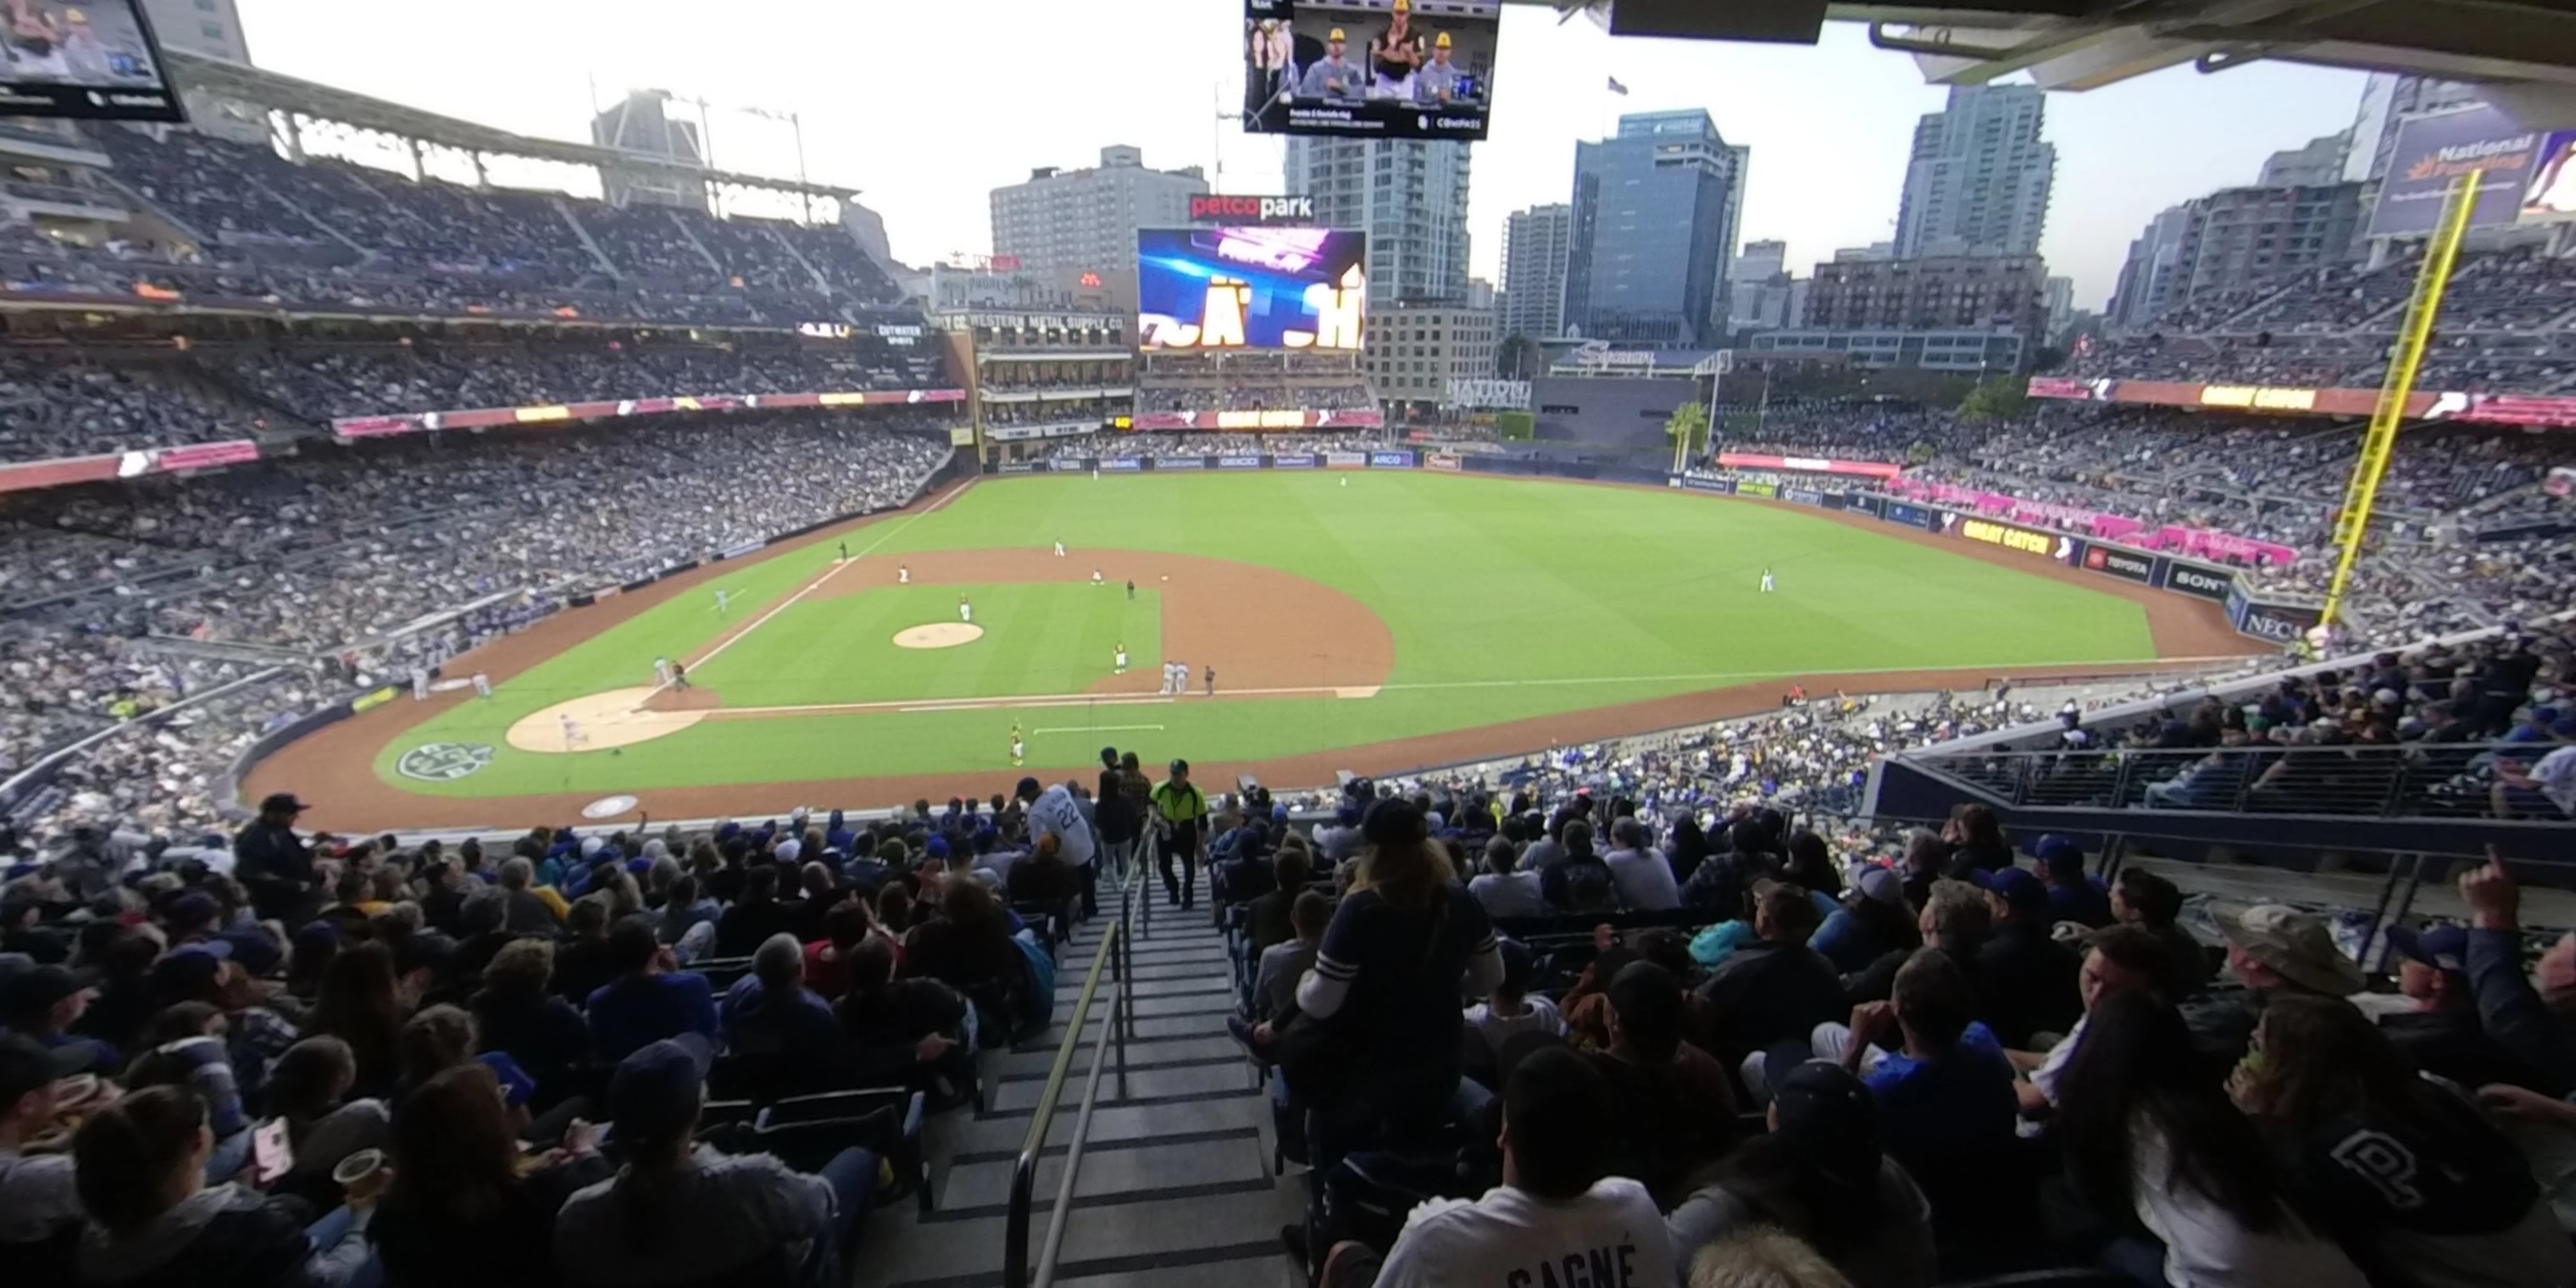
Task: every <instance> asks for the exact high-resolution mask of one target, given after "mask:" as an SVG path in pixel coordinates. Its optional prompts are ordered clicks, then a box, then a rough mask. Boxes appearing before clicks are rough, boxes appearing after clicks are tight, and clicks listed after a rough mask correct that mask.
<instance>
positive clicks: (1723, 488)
mask: <svg viewBox="0 0 2576 1288" xmlns="http://www.w3.org/2000/svg"><path fill="white" fill-rule="evenodd" d="M1671 482H1672V484H1673V486H1675V487H1686V488H1689V489H1690V490H1692V491H1694V492H1714V493H1716V494H1718V495H1719V496H1733V495H1735V480H1733V479H1716V478H1710V477H1709V476H1707V475H1705V474H1676V475H1674V476H1672V480H1671Z"/></svg>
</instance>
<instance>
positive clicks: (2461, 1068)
mask: <svg viewBox="0 0 2576 1288" xmlns="http://www.w3.org/2000/svg"><path fill="white" fill-rule="evenodd" d="M2388 947H2389V954H2390V958H2391V960H2393V961H2394V962H2395V963H2396V966H2397V991H2398V992H2399V993H2400V994H2403V995H2404V996H2405V998H2406V1000H2407V1001H2409V1002H2411V1003H2413V1005H2412V1006H2410V1007H2409V1008H2408V1009H2406V1010H2403V1011H2399V1012H2397V1013H2395V1014H2392V1015H2385V1016H2382V1017H2380V1021H2379V1027H2380V1029H2381V1030H2382V1031H2384V1032H2386V1033H2387V1034H2388V1038H2389V1040H2390V1041H2392V1042H2394V1043H2396V1044H2397V1048H2398V1050H2400V1051H2403V1052H2405V1053H2406V1056H2407V1058H2409V1059H2411V1060H2413V1061H2414V1062H2415V1067H2417V1068H2419V1069H2422V1070H2423V1071H2424V1072H2426V1073H2429V1074H2431V1075H2433V1076H2434V1077H2437V1078H2447V1079H2449V1080H2450V1081H2452V1082H2455V1083H2458V1084H2459V1085H2461V1086H2463V1087H2472V1088H2474V1087H2484V1086H2488V1085H2491V1084H2494V1083H2499V1082H2501V1083H2507V1084H2510V1085H2512V1086H2517V1087H2531V1088H2534V1089H2536V1090H2543V1091H2547V1092H2548V1093H2549V1094H2551V1095H2560V1096H2563V1095H2565V1094H2566V1093H2567V1091H2568V1090H2569V1088H2567V1087H2564V1086H2557V1085H2553V1083H2552V1080H2551V1079H2549V1078H2548V1076H2547V1075H2546V1074H2544V1073H2543V1072H2542V1071H2541V1070H2539V1069H2537V1068H2535V1067H2533V1066H2532V1065H2531V1064H2529V1063H2528V1062H2526V1061H2524V1060H2522V1059H2521V1058H2519V1057H2517V1056H2515V1055H2514V1054H2513V1053H2512V1052H2511V1051H2508V1050H2506V1049H2505V1047H2504V1045H2503V1044H2502V1043H2499V1042H2497V1041H2496V1040H2495V1039H2494V1038H2493V1037H2491V1036H2489V1035H2488V1033H2487V1031H2486V1026H2485V1025H2484V1023H2483V1022H2482V1021H2481V1020H2480V1019H2479V1017H2478V998H2477V991H2476V989H2475V988H2473V987H2472V986H2471V985H2470V983H2469V932H2468V928H2467V927H2465V926H2428V927H2425V928H2424V929H2421V930H2418V929H2414V928H2412V927H2408V926H2391V927H2389V928H2388Z"/></svg>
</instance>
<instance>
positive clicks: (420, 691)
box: [411, 667, 429, 702]
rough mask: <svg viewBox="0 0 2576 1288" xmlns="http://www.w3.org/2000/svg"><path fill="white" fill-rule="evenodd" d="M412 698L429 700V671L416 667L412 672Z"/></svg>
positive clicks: (421, 700)
mask: <svg viewBox="0 0 2576 1288" xmlns="http://www.w3.org/2000/svg"><path fill="white" fill-rule="evenodd" d="M411 700H412V701H414V702H427V701H429V672H428V671H426V670H423V669H421V668H418V667H414V668H413V669H412V673H411Z"/></svg>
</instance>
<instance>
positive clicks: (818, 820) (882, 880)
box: [0, 761, 1132, 1288]
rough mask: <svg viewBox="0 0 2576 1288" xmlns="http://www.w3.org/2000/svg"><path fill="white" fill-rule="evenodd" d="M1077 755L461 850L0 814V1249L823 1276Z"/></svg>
mask: <svg viewBox="0 0 2576 1288" xmlns="http://www.w3.org/2000/svg"><path fill="white" fill-rule="evenodd" d="M1131 763H1132V761H1131ZM1081 790H1082V789H1081V787H1080V785H1075V787H1074V788H1073V790H1072V791H1070V792H1069V791H1068V788H1067V787H1064V786H1057V787H1053V788H1042V787H1041V785H1040V784H1039V783H1038V782H1037V781H1036V780H1035V779H1030V780H1027V781H1026V782H1024V783H1023V784H1021V786H1020V790H1019V791H1018V792H1017V793H1016V794H1015V796H1014V797H1012V798H1009V799H1005V798H1004V797H1001V796H998V795H997V796H995V797H993V798H992V800H991V801H990V802H989V807H988V806H987V804H986V803H985V802H980V801H959V800H954V799H952V800H950V801H949V802H948V803H947V807H946V809H945V810H944V811H937V810H934V808H933V806H932V805H931V804H930V802H928V801H924V802H921V803H920V804H919V805H918V806H917V807H916V809H915V810H914V811H912V812H910V813H909V814H907V815H904V816H902V817H898V818H894V819H886V820H877V821H863V820H857V819H845V817H844V816H843V815H842V814H840V813H838V812H834V813H830V814H828V815H821V814H811V815H809V814H807V813H805V812H803V811H799V812H798V813H797V814H795V815H794V816H792V817H789V818H786V819H783V820H781V819H773V820H770V821H766V822H761V823H756V824H748V825H736V824H730V823H729V824H726V825H724V826H722V827H720V828H716V829H713V830H711V831H706V832H701V833H696V834H687V833H683V832H681V831H680V830H679V829H676V828H668V829H656V830H647V831H634V832H625V831H606V830H602V831H599V832H575V831H573V830H570V829H563V830H551V829H539V830H536V831H534V832H531V833H528V834H526V835H525V836H522V837H520V838H518V839H517V840H516V841H515V842H511V843H507V844H506V845H503V844H496V845H492V846H489V847H488V848H487V847H486V846H485V845H484V844H483V843H482V842H480V841H474V840H468V841H465V842H464V843H462V844H461V845H455V846H453V847H451V846H449V845H445V844H442V843H440V842H438V841H435V840H432V841H425V842H420V843H416V844H405V843H403V842H402V841H400V840H399V839H398V838H395V837H393V836H381V837H332V836H328V835H322V834H303V833H299V832H298V831H297V829H296V820H297V818H298V816H299V814H300V813H301V812H302V810H303V804H302V802H300V801H298V800H296V799H295V798H294V797H293V796H289V795H278V796H272V797H270V798H268V799H267V800H266V801H265V802H263V804H262V808H261V812H260V814H259V816H258V818H257V819H256V820H255V821H253V822H251V823H250V824H249V825H248V826H246V827H243V828H242V829H241V830H240V831H239V832H238V833H236V834H235V835H233V836H232V837H231V839H230V841H229V842H227V841H226V840H225V838H223V837H221V836H217V837H214V838H211V840H210V843H209V844H206V845H191V846H187V847H182V848H177V849H165V848H162V847H160V846H158V845H155V846H153V847H150V848H149V849H137V848H135V847H131V846H127V845H125V844H124V843H123V842H121V841H118V840H116V839H114V838H110V837H103V836H100V835H97V834H91V833H83V834H81V835H79V836H78V837H77V838H76V839H74V840H73V842H72V843H71V844H68V845H66V846H65V847H63V848H60V849H57V850H53V851H50V852H47V853H43V854H36V853H31V852H28V851H26V850H25V849H23V848H22V847H20V846H19V845H18V843H17V842H16V840H15V839H14V837H11V836H7V835H5V834H0V866H5V881H6V884H5V885H0V918H5V932H0V935H4V937H0V1181H5V1183H6V1192H7V1195H8V1207H7V1211H6V1214H5V1216H6V1219H5V1220H0V1264H5V1265H7V1266H9V1267H10V1268H11V1276H12V1278H13V1281H23V1282H28V1283H43V1284H61V1285H80V1286H82V1288H110V1286H114V1288H134V1286H136V1285H147V1286H153V1288H160V1286H175V1285H179V1284H189V1285H199V1286H201V1288H278V1286H280V1285H290V1284H292V1285H304V1286H306V1288H357V1286H362V1285H371V1284H383V1285H387V1286H388V1288H432V1286H433V1285H442V1284H455V1283H460V1282H472V1281H484V1282H501V1283H508V1284H543V1283H556V1282H567V1281H569V1282H578V1283H583V1284H590V1285H598V1286H599V1288H618V1286H621V1285H633V1286H634V1288H645V1286H647V1285H667V1284H670V1283H674V1282H691V1283H703V1282H728V1283H752V1282H760V1283H802V1284H813V1285H825V1284H833V1283H847V1282H849V1281H850V1279H851V1277H852V1275H853V1274H854V1272H855V1269H856V1267H857V1264H858V1262H859V1259H860V1258H861V1257H862V1256H863V1255H864V1253H863V1251H862V1249H861V1246H860V1233H861V1230H862V1228H863V1226H864V1224H865V1222H866V1219H867V1217H868V1214H869V1212H870V1211H871V1210H872V1209H873V1208H874V1207H876V1206H878V1205H879V1204H880V1203H883V1202H886V1201H888V1200H890V1199H892V1198H894V1197H896V1196H898V1195H904V1194H908V1193H910V1192H913V1191H915V1190H917V1189H918V1187H920V1186H922V1185H923V1184H925V1183H926V1182H927V1177H926V1176H925V1175H924V1174H923V1173H922V1172H921V1170H920V1167H919V1158H920V1156H919V1153H918V1148H919V1138H918V1127H917V1116H918V1115H920V1114H922V1113H924V1112H925V1111H926V1112H931V1113H939V1112H947V1111H952V1110H955V1109H957V1108H959V1107H962V1106H965V1105H968V1104H978V1103H981V1100H982V1098H983V1095H984V1090H985V1089H984V1088H983V1086H982V1084H981V1075H980V1071H979V1069H978V1065H977V1061H976V1055H977V1052H978V1051H979V1049H982V1048H991V1047H1001V1046H1006V1045H1007V1044H1008V1043H1010V1042H1011V1041H1012V1040H1013V1039H1014V1036H1015V1035H1018V1034H1023V1033H1026V1032H1029V1031H1031V1030H1033V1029H1037V1028H1043V1027H1044V1026H1045V1025H1046V1024H1047V1023H1048V1022H1049V1021H1050V1019H1051V1015H1052V1012H1053V1009H1054V996H1053V987H1052V984H1051V979H1052V975H1053V966H1052V961H1051V951H1050V948H1049V937H1050V936H1052V935H1054V934H1056V933H1058V932H1059V930H1060V929H1061V927H1062V926H1064V925H1065V924H1067V923H1068V922H1069V919H1070V918H1071V917H1072V916H1073V915H1074V914H1075V910H1076V909H1077V908H1079V907H1081V906H1082V905H1084V904H1085V903H1086V902H1089V892H1091V891H1092V890H1093V889H1095V887H1096V882H1097V879H1096V876H1095V873H1096V871H1097V868H1098V866H1099V862H1101V861H1105V858H1100V859H1096V856H1098V855H1100V852H1101V846H1100V845H1099V842H1098V839H1097V834H1096V833H1095V831H1094V828H1093V824H1092V821H1091V819H1092V813H1093V811H1092V809H1091V808H1090V804H1089V802H1088V800H1087V799H1083V800H1082V803H1081V804H1079V805H1078V804H1077V803H1076V802H1077V796H1076V795H1075V794H1074V793H1077V792H1080V791H1081ZM1023 908H1025V909H1029V910H1030V912H1029V914H1028V919H1027V920H1024V919H1023V917H1022V914H1021V912H1020V911H1018V910H1017V909H1023ZM860 1088H880V1089H890V1090H884V1091H862V1090H857V1089H860ZM750 1108H757V1109H759V1110H761V1111H762V1112H760V1113H758V1114H757V1116H755V1115H754V1114H751V1113H746V1112H742V1111H743V1110H745V1109H750ZM790 1109H793V1110H794V1111H795V1112H794V1114H793V1115H792V1116H791V1115H790V1114H789V1112H788V1111H789V1110H790ZM773 1116H774V1117H775V1119H776V1121H775V1122H773V1121H772V1118H773ZM908 1118H911V1119H913V1120H914V1121H915V1124H916V1125H911V1126H908V1125H907V1124H906V1120H907V1119H908ZM898 1164H903V1165H900V1166H899V1165H898ZM921 1197H922V1198H924V1199H925V1200H926V1199H927V1197H928V1196H927V1195H926V1194H923V1195H922V1196H921Z"/></svg>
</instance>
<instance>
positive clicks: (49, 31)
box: [0, 0, 180, 121]
mask: <svg viewBox="0 0 2576 1288" xmlns="http://www.w3.org/2000/svg"><path fill="white" fill-rule="evenodd" d="M148 32H149V28H148V27H147V26H146V25H145V23H144V19H143V15H142V14H141V13H140V12H138V11H137V9H136V7H135V0H79V2H77V3H66V2H65V0H0V116H78V117H93V118H101V119H108V120H129V121H176V120H179V119H180V114H179V102H178V96H177V95H175V94H173V93H171V92H170V85H169V82H168V81H167V80H165V79H164V78H163V75H162V68H161V59H160V56H159V54H158V52H157V51H156V50H155V49H154V48H153V44H152V40H151V37H150V35H149V34H148Z"/></svg>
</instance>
